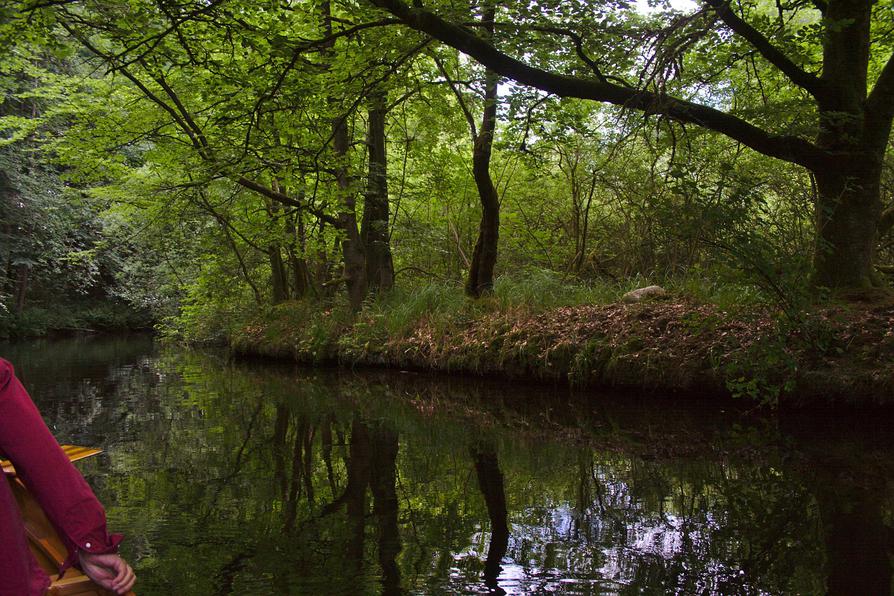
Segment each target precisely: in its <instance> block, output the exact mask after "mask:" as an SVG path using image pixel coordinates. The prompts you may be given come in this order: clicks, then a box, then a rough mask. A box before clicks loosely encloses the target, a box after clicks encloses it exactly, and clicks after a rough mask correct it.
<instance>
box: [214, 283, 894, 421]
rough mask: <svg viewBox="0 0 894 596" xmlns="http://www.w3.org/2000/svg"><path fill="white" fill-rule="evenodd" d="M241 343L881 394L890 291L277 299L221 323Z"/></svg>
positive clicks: (497, 367)
mask: <svg viewBox="0 0 894 596" xmlns="http://www.w3.org/2000/svg"><path fill="white" fill-rule="evenodd" d="M229 342H230V345H231V347H232V348H233V349H234V350H235V351H236V352H237V353H240V354H245V355H260V356H269V357H275V358H285V359H289V360H294V361H296V362H300V363H306V364H323V363H326V364H332V363H338V364H341V365H349V366H356V365H369V366H384V367H393V368H404V369H415V370H430V371H439V372H447V373H456V374H464V375H480V376H490V377H498V378H507V379H515V380H531V381H551V382H558V383H568V384H571V385H573V386H578V387H581V388H616V389H632V390H638V391H648V392H653V393H670V394H676V395H683V394H688V395H699V396H718V397H729V396H734V397H742V398H747V399H750V400H753V401H755V402H758V403H762V404H766V405H771V406H775V405H777V404H782V405H786V406H792V407H805V406H819V405H847V406H851V407H853V406H875V405H890V404H892V403H894V301H892V300H891V299H882V300H878V299H876V300H874V301H869V302H850V303H846V304H845V303H839V304H827V305H824V306H822V307H819V308H817V309H815V310H812V311H810V312H803V313H801V314H800V315H798V317H796V318H793V317H785V316H782V315H781V314H780V313H778V312H775V311H774V310H773V309H771V308H769V307H758V306H751V307H747V308H742V309H736V310H725V309H722V308H721V307H719V306H717V305H713V304H705V303H699V302H698V301H696V300H694V299H692V298H687V297H684V296H675V295H671V296H670V297H668V298H667V299H665V300H659V301H650V302H643V303H638V304H621V303H612V304H601V305H578V306H564V307H554V308H546V309H544V310H542V311H538V312H533V311H531V310H530V309H526V308H524V307H520V306H517V307H510V308H505V306H503V307H501V306H500V305H496V304H494V303H492V302H491V303H489V302H488V301H487V300H484V301H479V302H469V303H468V304H466V305H464V306H462V307H460V308H446V307H444V306H443V305H439V304H430V305H429V308H427V309H419V308H417V309H416V311H415V312H412V313H404V315H403V316H399V317H395V316H394V314H393V313H386V312H385V311H384V310H383V309H377V308H369V309H367V310H365V311H363V312H362V313H361V314H360V315H358V316H357V317H350V316H346V315H345V314H344V313H342V312H341V311H340V310H338V309H330V310H323V311H320V310H318V309H314V308H312V307H311V306H310V305H307V304H302V303H286V304H283V305H280V306H278V307H276V308H274V309H272V310H270V311H269V312H267V313H265V314H264V315H262V316H257V317H255V318H253V319H252V320H250V321H249V322H247V323H245V324H242V325H239V326H237V327H235V328H233V329H232V330H231V331H230V333H229Z"/></svg>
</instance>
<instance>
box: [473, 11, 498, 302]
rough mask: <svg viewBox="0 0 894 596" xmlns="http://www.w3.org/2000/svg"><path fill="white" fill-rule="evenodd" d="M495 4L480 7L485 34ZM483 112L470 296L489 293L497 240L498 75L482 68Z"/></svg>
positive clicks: (475, 154) (475, 171)
mask: <svg viewBox="0 0 894 596" xmlns="http://www.w3.org/2000/svg"><path fill="white" fill-rule="evenodd" d="M495 15H496V8H495V6H494V4H492V3H490V4H488V6H487V7H486V8H485V9H484V13H483V14H482V17H481V23H482V25H483V28H484V30H485V31H487V32H488V35H489V36H493V32H494V17H495ZM484 79H485V89H484V115H483V116H482V119H481V130H479V131H478V136H477V137H476V138H475V146H474V149H473V151H472V175H473V176H474V178H475V186H477V187H478V198H479V199H480V201H481V224H480V225H479V227H478V241H477V242H476V243H475V250H474V251H473V252H472V262H471V265H470V267H469V279H468V281H467V283H466V293H467V294H468V295H469V296H472V297H474V298H478V297H480V296H481V295H482V294H485V293H489V292H491V291H492V290H493V288H494V266H495V265H496V263H497V244H498V241H499V237H500V201H499V197H498V196H497V189H496V188H494V183H493V180H492V179H491V177H490V157H491V150H492V148H493V141H494V130H495V129H496V127H497V83H498V81H499V76H498V75H497V73H495V72H493V71H492V70H489V69H488V70H487V71H485V75H484Z"/></svg>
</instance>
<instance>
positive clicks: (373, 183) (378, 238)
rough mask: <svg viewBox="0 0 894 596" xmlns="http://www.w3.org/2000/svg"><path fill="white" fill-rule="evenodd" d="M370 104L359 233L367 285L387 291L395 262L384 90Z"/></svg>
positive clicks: (392, 279) (374, 96) (392, 281)
mask: <svg viewBox="0 0 894 596" xmlns="http://www.w3.org/2000/svg"><path fill="white" fill-rule="evenodd" d="M370 103H371V105H370V108H369V133H368V136H367V145H368V146H369V179H368V183H367V187H366V202H365V204H364V207H363V227H362V228H361V232H360V236H361V238H362V239H363V245H364V247H365V249H366V275H367V279H368V281H369V289H370V290H372V291H376V290H381V291H388V290H390V289H391V288H392V287H394V263H393V262H392V259H391V245H390V241H389V237H388V223H389V209H388V179H387V162H386V154H385V115H386V107H385V94H384V93H375V94H374V95H373V97H372V99H371V102H370Z"/></svg>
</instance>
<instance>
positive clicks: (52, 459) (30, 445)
mask: <svg viewBox="0 0 894 596" xmlns="http://www.w3.org/2000/svg"><path fill="white" fill-rule="evenodd" d="M0 452H2V453H3V454H4V455H5V456H6V457H8V458H9V459H10V460H12V462H13V464H14V465H15V468H16V473H17V475H18V477H19V478H21V480H22V481H23V482H24V483H25V485H26V486H27V487H28V489H29V490H30V491H31V493H32V494H33V495H34V497H35V498H36V499H37V501H38V502H39V503H40V505H41V507H43V510H44V512H45V513H46V514H47V517H48V518H49V520H50V521H51V522H52V523H53V525H54V526H55V527H56V529H57V531H58V532H59V536H60V537H61V538H62V541H63V542H65V545H66V547H67V548H68V552H69V553H71V554H70V555H69V558H68V560H67V561H65V562H64V563H63V565H62V568H61V569H60V570H59V573H60V574H61V573H63V572H64V571H65V569H67V568H68V567H70V566H71V565H74V564H77V565H78V566H79V567H80V568H81V569H82V570H83V571H84V573H86V574H87V575H88V576H89V577H90V578H91V579H92V580H93V581H94V582H96V583H97V584H98V585H100V586H102V587H103V588H105V589H107V590H112V591H114V592H117V593H118V594H125V593H127V592H128V591H130V589H131V588H132V587H133V584H134V582H135V581H136V576H135V575H134V572H133V569H131V568H130V565H128V564H127V562H125V561H124V560H123V559H122V558H121V557H119V556H118V555H117V554H116V553H117V551H118V544H119V543H120V542H121V539H122V536H121V535H120V534H109V533H108V531H107V529H106V515H105V511H104V510H103V508H102V505H101V504H100V503H99V501H98V500H97V499H96V496H94V494H93V491H92V490H90V486H89V485H88V484H87V482H86V481H85V480H84V478H83V476H81V474H80V473H79V472H78V471H77V470H76V469H75V467H74V466H73V465H72V463H71V462H70V461H69V459H68V457H67V456H66V455H65V453H64V452H63V451H62V449H61V448H60V447H59V444H58V443H57V442H56V439H55V438H53V435H52V434H51V433H50V430H49V429H48V428H47V426H46V424H44V421H43V419H42V418H41V416H40V413H39V412H38V411H37V408H36V407H35V405H34V403H33V402H32V401H31V398H30V397H29V395H28V393H27V392H26V391H25V388H24V387H23V386H22V384H21V383H20V382H19V380H18V379H17V378H16V376H15V372H14V370H13V367H12V365H11V364H10V363H9V362H7V361H6V360H3V359H2V358H0ZM49 586H50V579H49V577H47V575H46V573H44V571H43V570H42V569H41V568H40V566H39V565H38V563H37V561H36V560H35V559H34V556H33V555H32V554H31V551H30V550H29V549H28V544H27V540H26V538H25V530H24V526H23V525H22V518H21V516H20V514H19V510H18V507H17V506H16V502H15V497H14V496H13V494H12V490H11V489H10V487H9V483H8V482H7V481H6V479H2V478H0V596H25V595H28V596H32V595H33V596H40V595H42V594H44V593H45V592H46V591H47V588H49Z"/></svg>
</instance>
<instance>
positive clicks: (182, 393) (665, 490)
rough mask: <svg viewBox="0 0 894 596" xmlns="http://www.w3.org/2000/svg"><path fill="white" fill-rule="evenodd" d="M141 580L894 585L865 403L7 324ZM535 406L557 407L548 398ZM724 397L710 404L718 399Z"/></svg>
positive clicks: (367, 590) (188, 585) (893, 507)
mask: <svg viewBox="0 0 894 596" xmlns="http://www.w3.org/2000/svg"><path fill="white" fill-rule="evenodd" d="M0 355H3V356H4V357H6V358H8V359H9V360H11V361H13V362H14V363H15V364H16V366H17V369H18V371H19V373H20V376H21V377H22V378H23V381H24V382H25V384H26V386H27V387H28V388H29V390H30V391H31V392H32V394H33V396H34V399H35V401H36V402H37V403H38V405H39V406H40V408H41V409H42V411H43V413H44V416H45V418H46V419H47V421H48V423H49V424H50V425H51V426H52V427H53V429H54V431H55V432H56V434H57V435H58V437H59V439H60V441H62V442H71V443H79V444H86V445H97V446H101V447H102V448H104V449H105V450H106V451H105V453H104V454H103V455H102V456H99V457H97V458H94V459H93V460H91V461H88V462H85V463H84V465H83V466H82V470H83V471H84V472H85V474H86V475H87V477H88V479H89V480H90V482H91V483H92V484H93V486H94V487H95V488H96V491H97V493H98V494H99V496H100V498H101V499H102V500H103V501H104V502H105V503H106V505H107V508H108V515H109V519H110V523H111V525H112V526H113V527H114V529H115V530H118V531H123V532H124V533H126V534H127V541H126V543H125V547H124V553H125V555H126V556H127V557H128V558H129V559H130V560H131V561H132V562H133V563H134V566H135V567H136V568H137V572H138V575H139V578H140V580H139V584H138V588H139V590H138V593H139V594H141V595H149V594H164V595H170V594H178V595H179V594H187V595H189V594H231V593H233V594H378V593H385V594H401V593H405V594H410V593H412V594H483V593H502V591H505V592H506V593H511V594H536V593H560V594H666V593H678V594H703V593H718V594H740V593H741V594H759V593H772V594H777V593H787V594H788V593H793V594H794V593H797V594H822V593H826V592H827V591H828V592H832V593H839V594H890V593H891V556H892V546H894V545H892V542H894V540H892V537H894V530H892V522H894V482H892V478H894V476H892V470H894V451H892V449H891V447H892V445H894V441H892V436H891V433H890V431H889V430H888V429H889V428H890V425H889V423H888V422H887V421H886V420H884V419H880V418H878V417H877V416H872V417H869V419H868V420H867V417H866V416H862V417H861V416H852V417H850V418H845V417H842V416H836V417H832V418H826V419H813V420H807V419H805V418H804V417H803V416H791V417H788V418H784V419H783V420H782V421H781V422H780V421H778V420H777V421H766V420H764V421H761V420H755V419H752V418H748V417H746V416H744V415H743V414H741V413H736V412H732V411H728V410H729V408H728V406H717V405H711V404H704V403H703V404H697V405H696V406H694V407H692V406H690V407H682V406H680V405H674V403H673V401H672V400H667V399H665V400H662V401H648V400H645V399H632V398H627V399H624V400H617V399H611V398H608V397H605V396H594V395H591V396H589V399H586V400H582V399H580V398H575V399H570V398H569V396H568V395H567V391H566V390H564V389H556V388H552V387H520V386H517V385H513V386H508V385H499V384H488V383H483V382H481V381H474V380H469V381H461V380H455V379H454V380H446V379H431V378H427V377H424V376H422V375H414V374H402V373H396V372H392V373H388V374H384V373H362V374H361V373H359V372H357V373H351V372H344V371H342V372H336V371H308V370H301V369H296V368H292V367H283V366H271V365H269V364H267V365H265V364H260V363H234V362H231V361H228V360H227V358H226V357H225V356H224V355H214V354H201V353H195V352H187V351H182V350H170V349H159V348H157V347H156V346H153V344H152V343H151V342H150V340H148V339H146V338H142V337H131V338H115V339H108V338H107V339H91V340H87V339H84V340H66V341H57V342H39V343H31V344H20V345H15V346H0ZM548 404H551V407H550V406H549V405H548ZM724 410H727V411H724Z"/></svg>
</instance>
